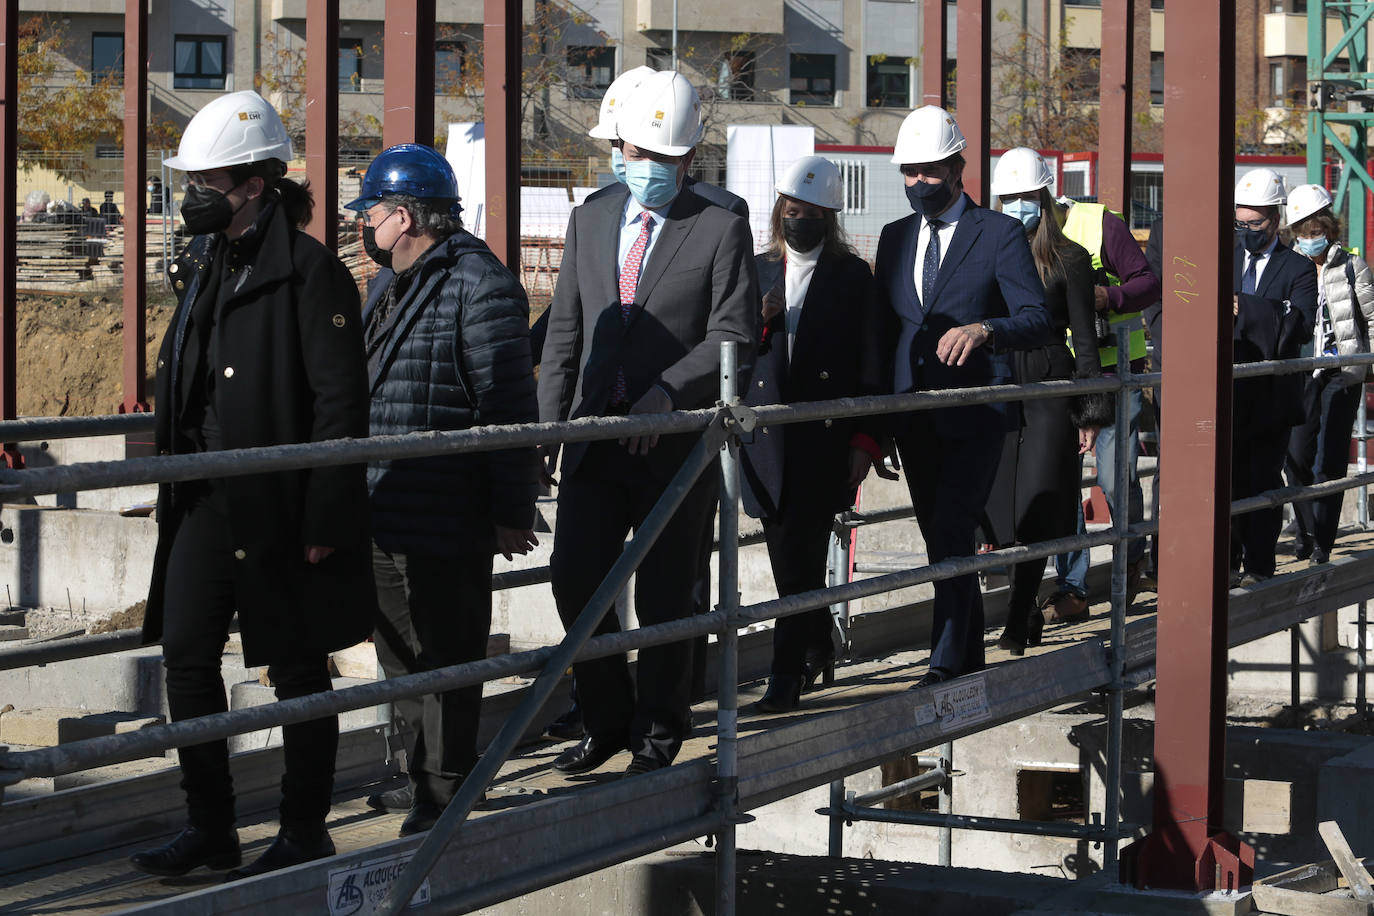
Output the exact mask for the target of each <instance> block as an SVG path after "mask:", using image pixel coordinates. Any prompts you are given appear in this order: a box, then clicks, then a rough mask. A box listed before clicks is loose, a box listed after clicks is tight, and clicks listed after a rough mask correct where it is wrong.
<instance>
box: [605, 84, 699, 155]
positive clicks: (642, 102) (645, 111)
mask: <svg viewBox="0 0 1374 916" xmlns="http://www.w3.org/2000/svg"><path fill="white" fill-rule="evenodd" d="M615 120H616V132H617V133H618V134H619V136H620V139H622V140H624V141H625V142H626V143H632V144H634V145H635V146H638V147H639V148H641V149H646V150H648V151H649V152H651V153H659V154H661V155H664V156H683V155H686V154H687V153H689V152H691V151H692V149H693V147H695V146H696V145H697V144H698V143H700V142H701V135H702V133H703V129H702V126H701V100H700V99H699V98H697V91H696V90H695V89H693V88H692V84H691V83H690V82H689V81H688V80H687V77H685V76H683V75H682V74H681V73H678V72H677V71H676V70H661V71H659V72H658V73H653V74H650V75H649V76H646V77H645V78H644V81H643V82H642V83H640V84H639V85H638V86H636V87H635V89H634V91H632V92H631V93H630V94H629V95H628V96H627V97H626V98H625V101H624V102H623V103H620V104H618V105H617V106H616V114H615Z"/></svg>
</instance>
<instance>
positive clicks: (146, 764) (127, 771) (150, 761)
mask: <svg viewBox="0 0 1374 916" xmlns="http://www.w3.org/2000/svg"><path fill="white" fill-rule="evenodd" d="M149 724H156V723H149ZM175 766H176V761H175V760H172V759H171V758H170V757H149V758H147V759H144V760H129V761H126V762H124V763H112V764H110V765H109V766H104V767H95V768H94V769H90V770H82V771H81V772H80V773H67V774H66V775H64V776H57V777H54V778H53V780H52V784H53V786H52V787H53V791H54V792H60V791H62V790H63V789H75V788H77V787H79V786H93V785H96V784H97V783H102V782H108V781H109V780H111V779H127V778H129V777H131V776H146V775H148V774H149V773H158V772H161V771H163V770H166V769H169V768H171V767H175Z"/></svg>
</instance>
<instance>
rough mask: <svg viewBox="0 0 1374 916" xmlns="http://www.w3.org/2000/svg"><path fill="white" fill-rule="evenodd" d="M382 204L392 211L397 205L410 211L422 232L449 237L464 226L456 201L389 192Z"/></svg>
mask: <svg viewBox="0 0 1374 916" xmlns="http://www.w3.org/2000/svg"><path fill="white" fill-rule="evenodd" d="M382 206H384V207H386V212H388V213H391V212H393V211H395V209H396V208H397V207H405V208H406V209H407V210H409V211H410V216H411V219H413V220H415V225H416V226H417V227H419V229H420V231H421V232H424V233H428V234H431V235H436V236H439V237H440V238H447V237H448V236H450V235H453V234H454V233H455V232H457V231H458V230H459V229H462V228H463V220H462V217H461V216H459V214H458V207H457V206H456V203H455V202H452V201H447V200H430V199H426V198H421V197H412V196H411V195H409V194H388V195H386V196H385V197H383V198H382Z"/></svg>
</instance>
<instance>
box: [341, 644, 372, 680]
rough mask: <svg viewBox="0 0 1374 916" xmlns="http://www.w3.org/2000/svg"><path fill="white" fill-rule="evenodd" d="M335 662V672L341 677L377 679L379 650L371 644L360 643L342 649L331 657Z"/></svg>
mask: <svg viewBox="0 0 1374 916" xmlns="http://www.w3.org/2000/svg"><path fill="white" fill-rule="evenodd" d="M330 658H332V659H333V660H334V670H335V671H337V672H338V676H339V677H350V678H359V679H361V680H376V679H377V648H376V646H374V645H373V644H372V643H370V642H360V643H358V644H357V645H356V646H349V647H348V648H347V649H341V650H339V651H338V652H335V653H334V654H333V655H331V656H330Z"/></svg>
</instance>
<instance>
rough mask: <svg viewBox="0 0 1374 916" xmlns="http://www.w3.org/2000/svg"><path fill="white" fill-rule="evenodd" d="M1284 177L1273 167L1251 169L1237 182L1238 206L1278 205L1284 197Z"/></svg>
mask: <svg viewBox="0 0 1374 916" xmlns="http://www.w3.org/2000/svg"><path fill="white" fill-rule="evenodd" d="M1286 196H1287V195H1286V194H1285V193H1284V188H1283V177H1282V176H1281V175H1279V173H1278V172H1276V171H1274V170H1273V169H1251V170H1250V171H1248V172H1246V173H1245V174H1244V175H1242V176H1240V181H1239V182H1237V183H1236V206H1237V207H1277V206H1282V205H1283V201H1284V198H1285V197H1286Z"/></svg>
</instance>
